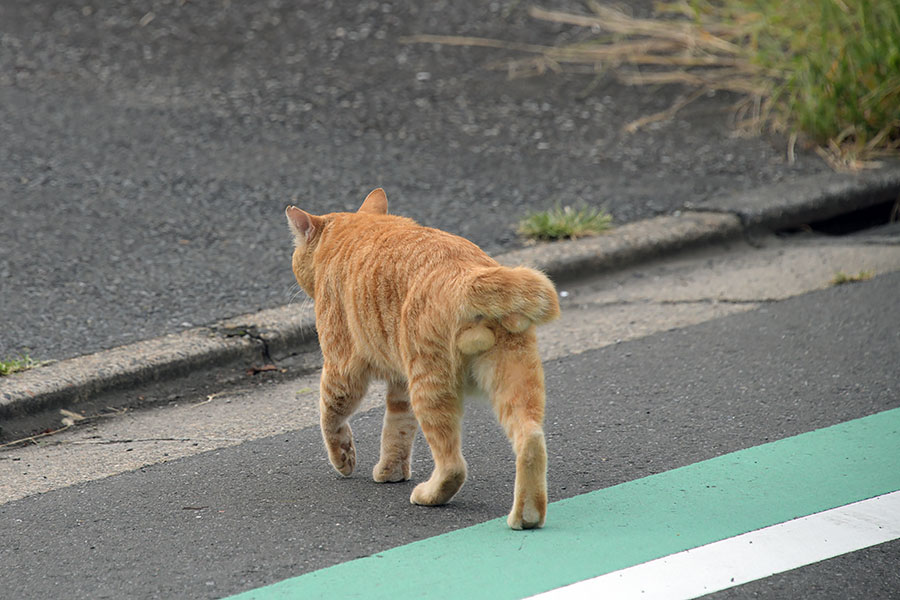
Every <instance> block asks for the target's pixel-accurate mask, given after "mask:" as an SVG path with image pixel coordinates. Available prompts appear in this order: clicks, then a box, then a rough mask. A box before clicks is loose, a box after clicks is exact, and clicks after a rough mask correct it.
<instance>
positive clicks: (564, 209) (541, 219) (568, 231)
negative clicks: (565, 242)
mask: <svg viewBox="0 0 900 600" xmlns="http://www.w3.org/2000/svg"><path fill="white" fill-rule="evenodd" d="M610 227H612V217H611V216H610V215H609V214H607V213H606V212H605V211H603V210H600V209H596V208H590V207H587V206H582V207H579V208H573V207H571V206H559V205H557V206H555V207H553V208H551V209H550V210H544V211H538V212H534V213H531V214H529V215H528V216H527V217H525V218H524V219H522V221H520V222H519V233H520V234H521V235H523V236H525V237H528V238H531V239H535V240H545V241H553V240H562V239H575V238H580V237H585V236H588V235H597V234H600V233H603V232H604V231H606V230H608V229H610Z"/></svg>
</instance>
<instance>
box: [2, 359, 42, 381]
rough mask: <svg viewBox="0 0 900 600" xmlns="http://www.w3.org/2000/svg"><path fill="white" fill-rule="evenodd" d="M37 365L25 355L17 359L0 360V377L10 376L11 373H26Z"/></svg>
mask: <svg viewBox="0 0 900 600" xmlns="http://www.w3.org/2000/svg"><path fill="white" fill-rule="evenodd" d="M38 365H39V363H38V362H37V361H35V360H33V359H32V358H31V357H30V356H28V355H27V354H26V355H24V356H20V357H19V358H7V359H6V360H0V377H6V376H7V375H12V374H13V373H18V372H20V371H27V370H28V369H33V368H34V367H37V366H38Z"/></svg>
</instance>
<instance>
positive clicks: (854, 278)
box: [831, 271, 875, 285]
mask: <svg viewBox="0 0 900 600" xmlns="http://www.w3.org/2000/svg"><path fill="white" fill-rule="evenodd" d="M873 277H875V273H874V272H873V271H860V272H859V273H857V274H856V275H848V274H847V273H844V272H843V271H838V272H837V273H836V274H835V276H834V277H832V278H831V285H843V284H845V283H859V282H860V281H868V280H869V279H872V278H873Z"/></svg>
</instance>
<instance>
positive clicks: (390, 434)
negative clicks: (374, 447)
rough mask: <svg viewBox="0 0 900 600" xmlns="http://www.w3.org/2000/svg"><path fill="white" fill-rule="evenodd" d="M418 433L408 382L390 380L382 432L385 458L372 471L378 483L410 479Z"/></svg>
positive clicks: (383, 456)
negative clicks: (413, 450) (413, 451)
mask: <svg viewBox="0 0 900 600" xmlns="http://www.w3.org/2000/svg"><path fill="white" fill-rule="evenodd" d="M418 430H419V423H418V421H416V416H415V414H414V413H413V410H412V405H411V404H410V402H409V393H408V392H407V385H406V382H405V381H404V382H396V381H389V382H388V388H387V396H386V397H385V409H384V425H383V427H382V430H381V458H380V459H379V461H378V464H376V465H375V468H374V469H372V478H373V479H374V480H375V481H377V482H379V483H383V482H392V481H406V480H407V479H409V477H410V458H411V455H412V446H413V440H414V439H415V437H416V431H418Z"/></svg>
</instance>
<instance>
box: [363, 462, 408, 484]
mask: <svg viewBox="0 0 900 600" xmlns="http://www.w3.org/2000/svg"><path fill="white" fill-rule="evenodd" d="M411 474H412V473H411V470H410V466H409V463H408V462H404V461H401V460H397V461H394V462H392V463H391V462H385V461H379V463H378V464H377V465H375V468H374V469H372V479H374V480H375V481H377V482H378V483H395V482H397V481H407V480H408V479H409V478H410V475H411Z"/></svg>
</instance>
